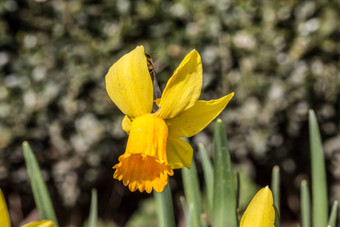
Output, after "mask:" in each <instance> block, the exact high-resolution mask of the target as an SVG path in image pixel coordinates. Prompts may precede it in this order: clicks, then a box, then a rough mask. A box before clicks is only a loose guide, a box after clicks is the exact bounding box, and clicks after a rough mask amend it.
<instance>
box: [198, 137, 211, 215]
mask: <svg viewBox="0 0 340 227" xmlns="http://www.w3.org/2000/svg"><path fill="white" fill-rule="evenodd" d="M198 151H199V155H200V158H201V162H202V166H203V174H204V182H205V188H206V190H207V197H208V203H209V208H210V209H212V207H213V195H214V170H213V167H212V164H211V161H210V158H209V155H208V152H207V150H206V149H205V147H204V145H203V144H201V143H200V144H198Z"/></svg>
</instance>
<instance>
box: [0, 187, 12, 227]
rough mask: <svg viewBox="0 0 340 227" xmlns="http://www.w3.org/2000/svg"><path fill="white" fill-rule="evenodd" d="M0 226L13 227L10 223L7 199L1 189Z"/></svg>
mask: <svg viewBox="0 0 340 227" xmlns="http://www.w3.org/2000/svg"><path fill="white" fill-rule="evenodd" d="M0 226H1V227H10V226H11V224H10V221H9V216H8V211H7V205H6V201H5V197H4V194H3V193H2V191H1V188H0Z"/></svg>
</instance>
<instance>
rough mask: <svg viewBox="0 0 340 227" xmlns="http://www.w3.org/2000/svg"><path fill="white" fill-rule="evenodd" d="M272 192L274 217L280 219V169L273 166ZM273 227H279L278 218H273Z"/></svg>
mask: <svg viewBox="0 0 340 227" xmlns="http://www.w3.org/2000/svg"><path fill="white" fill-rule="evenodd" d="M272 192H273V199H274V207H275V208H276V209H275V212H276V213H277V215H276V217H280V167H278V166H274V168H273V171H272ZM275 227H280V220H279V218H275Z"/></svg>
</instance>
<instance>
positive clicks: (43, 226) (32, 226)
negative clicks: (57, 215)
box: [0, 188, 55, 227]
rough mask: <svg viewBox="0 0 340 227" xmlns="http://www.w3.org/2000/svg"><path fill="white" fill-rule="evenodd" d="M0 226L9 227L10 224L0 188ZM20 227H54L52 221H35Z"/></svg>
mask: <svg viewBox="0 0 340 227" xmlns="http://www.w3.org/2000/svg"><path fill="white" fill-rule="evenodd" d="M0 226H1V227H11V223H10V221H9V216H8V211H7V206H6V201H5V198H4V195H3V193H2V190H1V188H0ZM22 227H55V225H54V224H53V222H52V221H50V220H42V221H35V222H31V223H28V224H26V225H23V226H22Z"/></svg>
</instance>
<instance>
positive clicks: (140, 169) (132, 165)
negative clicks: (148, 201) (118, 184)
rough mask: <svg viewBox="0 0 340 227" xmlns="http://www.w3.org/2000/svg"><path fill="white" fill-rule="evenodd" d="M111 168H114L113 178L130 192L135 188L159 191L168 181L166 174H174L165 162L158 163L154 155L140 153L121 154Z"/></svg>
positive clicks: (141, 190) (149, 191) (148, 191)
mask: <svg viewBox="0 0 340 227" xmlns="http://www.w3.org/2000/svg"><path fill="white" fill-rule="evenodd" d="M112 168H113V169H116V171H115V173H114V174H113V178H115V179H118V180H120V181H122V182H123V184H124V185H125V186H128V187H129V189H130V191H132V192H134V191H136V190H137V189H138V190H139V191H140V192H143V191H146V192H147V193H151V192H152V189H154V190H155V191H156V192H161V191H163V189H164V187H165V185H167V183H168V175H169V176H172V175H173V174H174V172H173V170H172V169H171V168H170V166H169V165H168V164H167V163H166V162H163V163H160V162H159V161H157V160H156V159H155V158H154V157H151V156H144V157H143V156H142V155H141V154H123V155H121V156H120V157H119V163H118V164H117V165H115V166H113V167H112Z"/></svg>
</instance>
